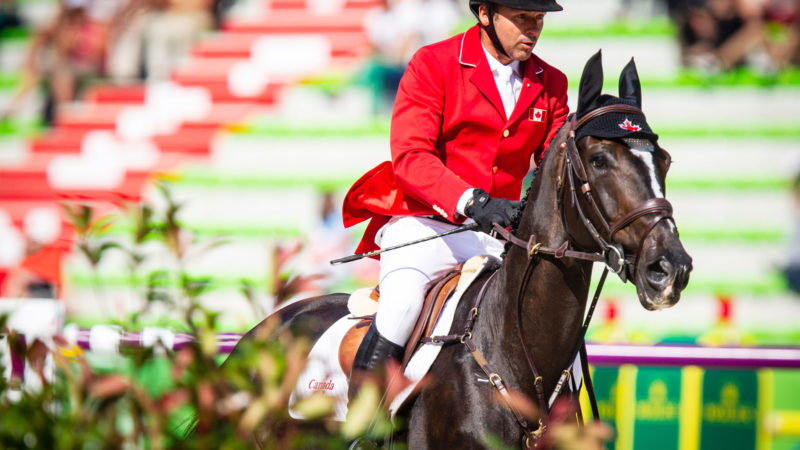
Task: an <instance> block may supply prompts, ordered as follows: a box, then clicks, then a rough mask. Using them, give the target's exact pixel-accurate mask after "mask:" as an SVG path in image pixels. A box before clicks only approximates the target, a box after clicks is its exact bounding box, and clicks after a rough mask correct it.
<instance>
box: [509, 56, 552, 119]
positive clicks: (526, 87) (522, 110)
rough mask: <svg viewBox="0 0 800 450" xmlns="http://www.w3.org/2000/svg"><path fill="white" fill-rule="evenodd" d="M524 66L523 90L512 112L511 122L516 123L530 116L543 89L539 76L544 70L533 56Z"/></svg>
mask: <svg viewBox="0 0 800 450" xmlns="http://www.w3.org/2000/svg"><path fill="white" fill-rule="evenodd" d="M524 64H525V73H524V74H523V76H522V89H521V90H520V92H519V98H518V99H517V104H516V105H515V106H514V111H512V112H511V118H510V119H509V122H516V121H517V120H519V118H520V116H521V115H523V114H528V108H529V107H530V106H531V103H533V101H534V100H536V97H538V96H539V93H541V92H542V89H543V86H542V80H540V79H539V74H540V73H542V71H543V69H542V68H541V67H539V64H537V63H536V61H535V60H534V58H533V55H531V57H530V58H529V59H528V60H527V61H526V62H525V63H524ZM498 95H499V94H498Z"/></svg>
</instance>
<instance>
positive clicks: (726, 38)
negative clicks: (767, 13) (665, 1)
mask: <svg viewBox="0 0 800 450" xmlns="http://www.w3.org/2000/svg"><path fill="white" fill-rule="evenodd" d="M672 8H673V14H674V16H675V17H676V19H677V20H678V27H679V32H680V42H681V50H682V52H681V53H682V59H683V64H684V65H686V66H688V67H695V68H702V69H708V70H711V71H717V70H727V69H730V68H733V67H736V66H741V65H743V64H744V63H745V59H746V57H747V56H748V55H750V54H751V52H753V51H755V50H758V49H760V50H764V44H765V28H764V23H763V21H762V14H761V11H762V8H763V5H762V4H761V3H760V2H751V1H747V0H684V1H682V2H680V3H673V5H672Z"/></svg>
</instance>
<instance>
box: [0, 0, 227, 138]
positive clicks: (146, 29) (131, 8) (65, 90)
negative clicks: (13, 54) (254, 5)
mask: <svg viewBox="0 0 800 450" xmlns="http://www.w3.org/2000/svg"><path fill="white" fill-rule="evenodd" d="M231 3H232V2H231V0H58V1H57V2H56V3H55V7H56V11H55V13H54V14H53V17H52V19H51V20H50V21H49V22H48V23H46V24H45V25H44V26H41V27H36V28H37V29H35V30H34V31H33V37H32V41H31V44H30V46H29V49H28V52H27V55H26V57H25V61H24V66H23V67H22V74H21V75H22V77H21V81H20V83H19V86H18V89H17V90H16V92H15V95H14V97H13V98H12V100H11V102H10V103H9V106H8V107H7V108H6V110H5V111H3V114H4V116H9V115H13V114H14V113H15V112H16V111H17V110H18V109H19V108H20V106H21V104H22V103H23V102H24V101H25V99H26V97H27V96H28V95H29V94H30V92H31V91H33V90H34V89H35V88H38V87H41V88H43V90H44V93H45V95H44V97H45V106H44V111H43V112H42V117H43V119H44V121H45V123H46V124H50V123H52V121H53V118H54V117H55V115H56V112H57V110H58V107H59V105H62V104H64V102H69V101H72V100H74V99H76V98H77V97H78V96H79V94H80V92H81V88H82V87H83V86H85V85H86V83H87V82H89V81H91V80H93V79H98V78H105V79H109V80H111V81H113V82H118V83H124V82H130V81H136V80H148V81H155V80H161V79H165V78H166V77H167V76H168V74H169V73H170V71H171V69H172V68H173V67H175V65H177V64H179V63H180V62H181V61H182V60H183V59H184V58H186V57H187V56H188V55H189V52H190V50H191V47H192V44H193V43H194V42H195V41H196V40H197V39H198V37H199V36H200V35H201V33H203V32H204V31H207V30H210V29H213V28H214V27H215V26H219V23H220V21H221V15H222V14H224V12H225V9H226V8H227V7H229V6H230V4H231ZM16 5H17V3H16V2H14V1H13V0H0V26H19V25H20V24H21V22H20V20H19V19H18V15H17V14H15V9H16ZM6 17H9V18H11V19H6ZM6 23H8V24H9V25H5V24H6Z"/></svg>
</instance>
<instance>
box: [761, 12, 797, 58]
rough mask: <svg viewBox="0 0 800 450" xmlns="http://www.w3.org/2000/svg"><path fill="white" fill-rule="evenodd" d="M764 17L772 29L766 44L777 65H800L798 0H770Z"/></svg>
mask: <svg viewBox="0 0 800 450" xmlns="http://www.w3.org/2000/svg"><path fill="white" fill-rule="evenodd" d="M764 19H765V20H766V22H767V24H768V25H769V27H770V29H771V30H772V32H771V33H769V39H768V45H769V51H770V55H771V56H772V59H773V60H774V61H775V63H776V64H777V66H778V67H781V68H782V67H787V66H798V65H800V0H770V1H769V2H767V5H766V7H765V9H764Z"/></svg>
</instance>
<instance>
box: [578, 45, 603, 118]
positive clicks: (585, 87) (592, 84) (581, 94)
mask: <svg viewBox="0 0 800 450" xmlns="http://www.w3.org/2000/svg"><path fill="white" fill-rule="evenodd" d="M602 90H603V57H602V55H601V54H600V50H598V51H597V53H595V54H594V55H592V57H591V58H589V60H588V61H586V66H584V68H583V75H581V84H580V87H579V88H578V117H581V116H583V115H584V114H586V113H587V112H589V111H591V110H592V109H593V108H592V104H593V103H594V101H595V100H596V99H597V97H599V96H600V91H602Z"/></svg>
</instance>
